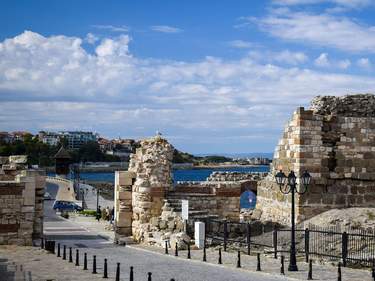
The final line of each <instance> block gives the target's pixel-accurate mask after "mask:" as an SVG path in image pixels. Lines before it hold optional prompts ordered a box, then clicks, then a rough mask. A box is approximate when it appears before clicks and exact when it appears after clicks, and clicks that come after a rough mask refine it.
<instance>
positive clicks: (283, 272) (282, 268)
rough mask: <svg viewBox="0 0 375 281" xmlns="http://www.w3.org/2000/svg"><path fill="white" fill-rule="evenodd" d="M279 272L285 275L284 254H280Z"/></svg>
mask: <svg viewBox="0 0 375 281" xmlns="http://www.w3.org/2000/svg"><path fill="white" fill-rule="evenodd" d="M280 274H282V275H285V267H284V256H281V267H280Z"/></svg>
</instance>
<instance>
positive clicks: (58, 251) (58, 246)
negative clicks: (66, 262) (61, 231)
mask: <svg viewBox="0 0 375 281" xmlns="http://www.w3.org/2000/svg"><path fill="white" fill-rule="evenodd" d="M57 256H58V257H61V255H60V243H57Z"/></svg>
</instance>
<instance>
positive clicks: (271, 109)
mask: <svg viewBox="0 0 375 281" xmlns="http://www.w3.org/2000/svg"><path fill="white" fill-rule="evenodd" d="M374 53H375V1H371V0H326V1H325V0H273V1H271V0H270V1H224V0H223V1H191V0H190V1H161V0H160V1H92V0H90V1H67V0H66V1H15V0H13V1H2V2H1V3H0V109H1V110H0V130H8V131H12V130H19V129H25V130H30V131H32V132H37V131H38V130H64V129H77V130H78V129H81V130H93V131H97V132H99V133H101V134H102V135H104V136H106V137H118V136H122V137H133V138H142V137H147V136H151V135H153V134H154V133H155V131H156V130H160V131H161V132H162V133H163V134H164V135H165V136H166V137H167V138H168V139H169V140H170V141H171V142H172V144H174V145H175V146H176V147H177V148H179V149H182V150H185V151H188V152H192V153H216V152H225V153H240V152H270V151H273V149H274V147H275V145H276V144H277V141H278V139H279V137H280V135H281V133H282V129H283V126H284V125H285V123H286V122H287V121H288V119H289V118H290V116H291V114H292V112H293V110H295V108H296V107H298V106H305V107H307V106H308V105H309V101H310V100H311V99H312V98H313V97H314V96H316V95H327V94H334V95H344V94H348V93H362V92H370V93H373V92H374V88H375V80H374V67H375V56H374Z"/></svg>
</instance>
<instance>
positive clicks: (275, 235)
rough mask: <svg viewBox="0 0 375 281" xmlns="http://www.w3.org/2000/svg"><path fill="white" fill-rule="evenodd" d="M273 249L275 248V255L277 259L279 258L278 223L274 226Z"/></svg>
mask: <svg viewBox="0 0 375 281" xmlns="http://www.w3.org/2000/svg"><path fill="white" fill-rule="evenodd" d="M273 249H274V254H273V257H274V258H275V259H277V228H276V225H275V226H274V228H273Z"/></svg>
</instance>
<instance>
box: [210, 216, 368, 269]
mask: <svg viewBox="0 0 375 281" xmlns="http://www.w3.org/2000/svg"><path fill="white" fill-rule="evenodd" d="M205 223H206V229H205V230H206V239H209V240H210V241H212V243H213V244H220V245H222V246H223V248H224V251H226V250H227V248H228V247H229V245H230V246H231V247H232V248H236V249H238V250H241V251H244V252H247V253H248V254H250V252H251V251H252V250H263V251H266V252H269V253H273V254H274V256H275V257H277V255H278V253H288V252H289V247H290V231H291V230H290V229H284V228H277V227H272V226H268V227H267V226H266V227H264V226H263V227H259V225H258V226H257V227H254V226H253V225H252V224H250V223H239V222H230V221H225V220H216V219H208V220H206V221H205ZM296 237H297V244H296V249H297V254H299V255H300V256H301V255H303V256H304V257H305V259H306V261H308V260H309V259H310V257H312V258H314V259H317V258H322V259H323V258H324V259H329V260H332V261H341V262H342V264H343V265H344V266H346V265H347V264H350V265H355V264H358V265H361V266H369V267H371V266H374V263H375V234H374V232H373V231H364V230H350V231H348V232H346V231H344V232H341V231H340V228H338V227H326V228H323V227H318V226H315V225H312V224H309V225H308V227H307V228H306V229H297V230H296Z"/></svg>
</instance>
